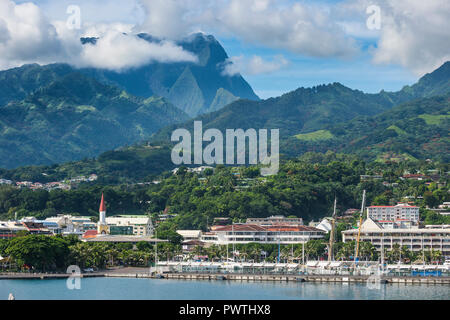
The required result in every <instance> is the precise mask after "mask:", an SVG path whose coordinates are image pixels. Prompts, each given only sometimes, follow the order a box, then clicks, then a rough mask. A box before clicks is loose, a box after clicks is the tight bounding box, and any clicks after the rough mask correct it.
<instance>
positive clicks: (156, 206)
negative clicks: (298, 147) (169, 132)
mask: <svg viewBox="0 0 450 320" xmlns="http://www.w3.org/2000/svg"><path fill="white" fill-rule="evenodd" d="M430 169H435V170H440V171H441V172H447V171H448V164H438V163H428V162H413V163H407V162H405V163H390V164H384V163H378V162H372V163H366V162H364V161H362V160H360V159H358V158H357V157H355V156H348V155H342V154H334V153H331V152H329V153H326V154H313V153H308V154H305V155H304V156H303V157H301V158H299V159H296V160H289V161H286V162H284V163H282V164H281V167H280V171H279V173H278V174H277V175H274V176H270V177H260V176H259V174H258V172H259V169H258V167H236V168H233V167H225V166H218V167H217V168H216V169H215V171H214V172H213V171H212V170H206V171H205V172H204V173H203V174H201V175H198V174H195V173H190V172H188V171H187V168H184V167H182V168H180V169H179V170H178V172H177V174H175V175H174V174H172V173H171V172H167V173H165V174H164V175H162V176H159V177H156V176H155V179H157V180H158V181H159V183H157V184H153V183H150V184H118V185H107V186H105V185H102V184H100V183H97V184H94V185H90V184H84V185H80V186H79V188H77V189H74V190H70V191H62V190H53V191H49V192H48V191H45V190H36V191H32V190H29V189H25V188H22V189H18V188H15V187H10V186H3V187H1V188H0V218H4V219H8V218H13V217H14V213H15V212H17V213H18V216H19V218H20V217H23V216H30V215H34V216H37V217H39V218H45V217H48V216H51V215H55V214H56V213H73V214H78V215H90V216H97V214H98V213H97V209H98V202H99V198H100V195H101V192H104V193H105V197H106V201H107V206H108V215H114V214H124V213H142V214H145V213H147V214H155V213H156V214H157V213H161V212H163V211H165V212H166V213H171V214H176V215H177V216H176V217H175V218H174V219H172V220H170V222H167V223H169V224H171V225H172V226H170V225H169V226H165V230H172V231H173V228H178V229H192V228H194V229H197V228H199V229H203V230H205V229H206V228H207V226H208V225H211V223H212V222H213V219H214V218H215V217H230V218H232V219H233V220H234V221H240V220H244V219H246V218H248V217H267V216H270V215H284V216H297V217H302V218H303V219H304V220H305V221H306V222H307V221H310V220H318V219H320V218H322V217H324V216H328V215H329V214H330V213H331V210H332V204H333V200H334V197H335V195H336V197H337V198H338V205H339V207H338V209H339V212H341V213H342V212H343V211H345V210H346V209H348V208H358V207H359V206H360V202H361V195H362V190H363V189H366V190H367V204H368V205H371V204H376V205H389V204H395V203H396V202H399V201H411V199H406V198H405V197H412V198H413V201H416V203H417V204H418V205H420V206H422V207H425V206H429V207H430V208H433V207H436V206H437V205H439V204H441V203H442V202H444V201H449V193H448V187H447V186H448V178H447V177H446V176H445V175H443V176H442V178H441V181H440V182H441V184H439V185H438V184H437V183H435V182H432V183H430V184H429V185H426V184H425V181H415V180H402V179H400V177H402V176H403V175H404V173H405V172H406V171H408V172H413V173H414V172H417V171H419V170H420V171H421V172H426V171H427V170H430ZM365 174H381V175H382V176H383V179H381V180H369V181H361V179H360V175H365ZM383 181H385V182H387V183H388V185H384V184H383ZM445 183H447V186H445V185H444V184H445ZM419 197H423V199H421V198H419ZM414 198H415V200H414ZM172 234H173V233H172Z"/></svg>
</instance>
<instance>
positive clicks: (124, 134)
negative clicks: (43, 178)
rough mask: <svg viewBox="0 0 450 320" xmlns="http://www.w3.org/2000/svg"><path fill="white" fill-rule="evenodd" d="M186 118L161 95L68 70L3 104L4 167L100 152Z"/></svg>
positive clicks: (0, 118)
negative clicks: (133, 90) (133, 93)
mask: <svg viewBox="0 0 450 320" xmlns="http://www.w3.org/2000/svg"><path fill="white" fill-rule="evenodd" d="M186 119H188V117H187V115H186V114H184V113H183V112H182V111H181V110H179V109H177V108H176V107H174V106H173V105H172V104H170V103H169V102H167V101H166V100H164V99H163V98H148V99H144V98H138V97H134V96H131V95H129V94H127V93H126V92H125V91H122V90H121V89H118V88H117V87H113V86H109V85H103V84H101V83H100V82H97V81H96V80H94V79H91V78H88V77H86V76H84V75H82V74H81V73H79V72H73V73H69V74H68V75H66V76H64V77H62V78H60V79H58V80H55V81H53V82H51V83H50V84H49V85H48V86H46V87H42V88H39V89H37V90H36V91H34V92H33V93H31V94H30V95H28V96H27V97H26V98H25V99H24V100H21V101H19V102H10V103H9V104H7V105H6V106H4V107H2V108H1V113H0V153H1V154H2V157H1V158H0V166H2V167H17V166H20V165H25V164H47V163H57V162H64V161H69V160H79V159H82V158H83V157H93V156H97V155H98V154H99V153H101V152H104V151H107V150H113V149H115V148H117V147H120V146H124V145H126V144H131V143H134V142H137V141H141V140H142V139H144V138H146V137H148V136H150V135H151V134H152V133H154V132H155V131H156V130H158V129H160V128H161V127H163V126H165V125H168V124H171V123H176V122H179V121H183V120H186Z"/></svg>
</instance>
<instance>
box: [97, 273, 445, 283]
mask: <svg viewBox="0 0 450 320" xmlns="http://www.w3.org/2000/svg"><path fill="white" fill-rule="evenodd" d="M105 276H106V277H120V278H123V277H131V278H158V279H168V280H170V279H176V280H209V281H249V282H250V281H271V282H314V283H323V282H334V283H367V281H368V280H369V276H351V275H276V274H273V275H267V274H265V275H264V274H259V275H255V274H210V273H164V274H150V273H131V274H130V273H110V274H105ZM380 282H381V283H401V284H435V285H450V277H413V276H411V277H408V276H384V277H381V278H380Z"/></svg>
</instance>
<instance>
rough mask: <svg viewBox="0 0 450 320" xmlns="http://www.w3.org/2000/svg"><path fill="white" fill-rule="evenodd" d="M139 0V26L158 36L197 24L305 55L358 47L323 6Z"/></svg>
mask: <svg viewBox="0 0 450 320" xmlns="http://www.w3.org/2000/svg"><path fill="white" fill-rule="evenodd" d="M142 2H143V5H144V7H145V8H146V11H147V13H148V17H147V20H146V22H144V23H143V24H142V25H141V30H143V31H147V32H149V33H151V34H155V35H158V36H164V37H169V38H173V39H175V38H180V37H182V36H185V35H187V34H188V33H190V32H192V31H194V30H196V29H198V28H201V29H206V30H209V32H212V33H222V34H229V35H232V36H235V37H237V38H239V39H241V40H244V41H245V42H247V43H252V44H257V45H264V46H266V47H270V48H276V49H284V50H288V51H291V52H294V53H299V54H304V55H309V56H317V57H331V56H335V57H347V56H351V55H353V54H355V53H356V52H357V51H358V48H357V46H356V43H355V42H354V40H353V39H352V38H350V37H347V36H346V34H345V32H344V30H343V28H342V27H341V26H340V25H339V24H337V23H335V22H334V21H333V19H332V17H330V16H329V13H328V10H327V8H326V7H321V6H313V5H305V4H301V3H289V2H286V1H280V0H277V1H275V0H222V1H205V0H142ZM280 3H281V4H283V3H284V5H281V4H280Z"/></svg>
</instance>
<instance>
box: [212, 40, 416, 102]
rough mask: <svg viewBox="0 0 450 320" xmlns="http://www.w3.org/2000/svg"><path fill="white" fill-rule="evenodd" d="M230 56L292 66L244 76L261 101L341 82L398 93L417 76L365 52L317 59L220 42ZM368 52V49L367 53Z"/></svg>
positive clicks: (236, 42)
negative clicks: (273, 60) (279, 59)
mask: <svg viewBox="0 0 450 320" xmlns="http://www.w3.org/2000/svg"><path fill="white" fill-rule="evenodd" d="M218 39H219V41H220V43H221V44H222V45H223V47H224V48H225V50H226V51H227V53H228V55H229V56H240V55H245V56H252V55H258V56H262V57H263V58H266V59H267V60H269V59H271V58H272V57H273V56H275V55H277V54H283V55H284V56H285V57H286V58H287V59H288V60H289V65H288V66H286V67H285V68H282V69H280V70H278V71H276V72H273V73H270V74H260V75H249V74H247V75H245V74H244V76H245V79H246V80H247V81H248V82H249V83H250V85H251V86H252V88H253V89H254V90H255V92H256V93H257V94H258V95H259V96H260V97H261V98H269V97H273V96H279V95H281V94H283V93H286V92H289V91H292V90H295V89H297V88H299V87H312V86H316V85H319V84H328V83H333V82H340V83H342V84H343V85H345V86H347V87H350V88H352V89H358V90H362V91H364V92H367V93H377V92H379V91H380V90H382V89H384V90H385V91H397V90H400V89H401V88H402V87H403V86H404V85H411V84H413V83H415V82H416V81H417V80H418V76H417V75H415V74H413V73H412V72H411V71H410V70H408V69H407V68H404V67H402V66H399V65H393V64H391V65H375V64H373V63H372V62H371V56H370V55H369V54H368V53H367V52H362V53H361V55H360V56H358V57H355V58H352V59H350V60H344V59H337V58H314V57H307V56H302V55H298V54H292V53H289V52H286V51H280V50H274V49H268V48H263V47H258V46H254V45H248V44H245V43H244V44H243V43H242V42H240V41H238V40H236V39H233V38H220V37H219V38H218ZM366 50H367V49H366Z"/></svg>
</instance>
